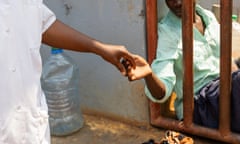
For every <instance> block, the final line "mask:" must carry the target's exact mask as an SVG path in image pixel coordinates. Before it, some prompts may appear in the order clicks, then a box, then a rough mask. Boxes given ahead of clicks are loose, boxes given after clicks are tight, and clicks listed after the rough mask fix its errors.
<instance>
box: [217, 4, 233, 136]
mask: <svg viewBox="0 0 240 144" xmlns="http://www.w3.org/2000/svg"><path fill="white" fill-rule="evenodd" d="M220 17H221V18H220V23H221V38H220V39H221V43H220V44H221V57H220V98H219V106H220V107H219V113H220V115H219V131H220V133H221V134H222V135H224V136H225V135H227V134H229V132H230V100H231V97H230V96H231V51H232V0H227V1H226V0H221V9H220Z"/></svg>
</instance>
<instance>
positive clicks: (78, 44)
mask: <svg viewBox="0 0 240 144" xmlns="http://www.w3.org/2000/svg"><path fill="white" fill-rule="evenodd" d="M42 42H43V43H45V44H47V45H50V46H53V47H59V48H63V49H67V50H72V51H78V52H89V53H94V54H96V55H99V56H101V57H102V58H103V59H104V60H106V61H107V62H109V63H111V64H113V65H114V66H116V67H117V68H118V70H119V71H120V72H121V73H122V74H123V75H126V70H125V68H124V66H123V65H122V63H121V60H122V59H126V60H127V61H129V62H130V64H131V66H133V67H135V62H134V60H133V58H132V56H131V54H130V53H129V52H128V51H127V49H126V48H125V47H124V46H121V45H110V44H105V43H102V42H100V41H97V40H95V39H92V38H90V37H88V36H86V35H84V34H82V33H81V32H79V31H76V30H75V29H73V28H71V27H69V26H67V25H65V24H64V23H62V22H60V21H59V20H56V21H55V22H54V23H53V24H52V25H51V26H50V27H49V28H48V29H47V30H46V32H45V33H43V36H42Z"/></svg>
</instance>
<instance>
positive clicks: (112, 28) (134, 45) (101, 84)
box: [41, 0, 149, 122]
mask: <svg viewBox="0 0 240 144" xmlns="http://www.w3.org/2000/svg"><path fill="white" fill-rule="evenodd" d="M44 3H45V4H46V5H47V6H48V7H49V8H50V9H52V10H53V11H54V13H55V14H56V16H57V18H58V19H60V20H61V21H63V22H64V23H66V24H68V25H70V26H72V27H73V28H75V29H77V30H79V31H81V32H83V33H85V34H87V35H88V36H90V37H93V38H95V39H97V40H100V41H103V42H106V43H112V44H121V45H125V46H126V47H127V49H128V50H129V51H131V52H133V53H136V54H140V55H142V56H143V57H146V39H145V17H144V9H145V2H144V0H44ZM67 53H68V54H69V55H70V56H72V57H73V58H74V60H75V61H76V62H77V63H78V65H79V67H80V79H81V80H80V83H81V84H80V93H81V95H80V97H81V106H82V108H83V110H90V111H95V112H99V113H102V114H105V115H110V116H113V117H119V118H124V119H129V120H133V121H138V122H148V120H149V118H148V116H149V114H148V102H147V98H146V96H145V95H144V81H142V80H139V81H135V82H129V81H128V80H127V78H125V77H123V76H122V75H121V74H120V72H118V70H117V69H116V68H115V67H113V66H112V65H110V64H109V63H106V62H105V61H103V60H102V59H101V58H100V57H98V56H96V55H93V54H86V53H76V52H70V51H68V52H67ZM41 54H42V58H43V63H44V61H45V60H46V58H47V57H48V56H49V47H47V46H46V45H43V46H42V49H41Z"/></svg>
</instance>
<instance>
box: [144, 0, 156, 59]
mask: <svg viewBox="0 0 240 144" xmlns="http://www.w3.org/2000/svg"><path fill="white" fill-rule="evenodd" d="M146 15H147V16H146V19H147V24H146V25H147V54H148V62H149V63H152V60H153V59H154V58H155V55H156V48H157V0H146Z"/></svg>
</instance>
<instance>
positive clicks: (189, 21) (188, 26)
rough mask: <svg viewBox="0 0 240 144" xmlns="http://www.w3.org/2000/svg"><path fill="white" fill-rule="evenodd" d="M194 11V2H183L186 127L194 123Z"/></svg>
mask: <svg viewBox="0 0 240 144" xmlns="http://www.w3.org/2000/svg"><path fill="white" fill-rule="evenodd" d="M193 9H194V8H193V0H183V1H182V37H183V67H184V72H183V75H184V77H183V109H184V112H183V113H184V124H185V126H186V127H189V126H190V125H191V124H192V121H193V118H192V113H193V17H194V13H193Z"/></svg>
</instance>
